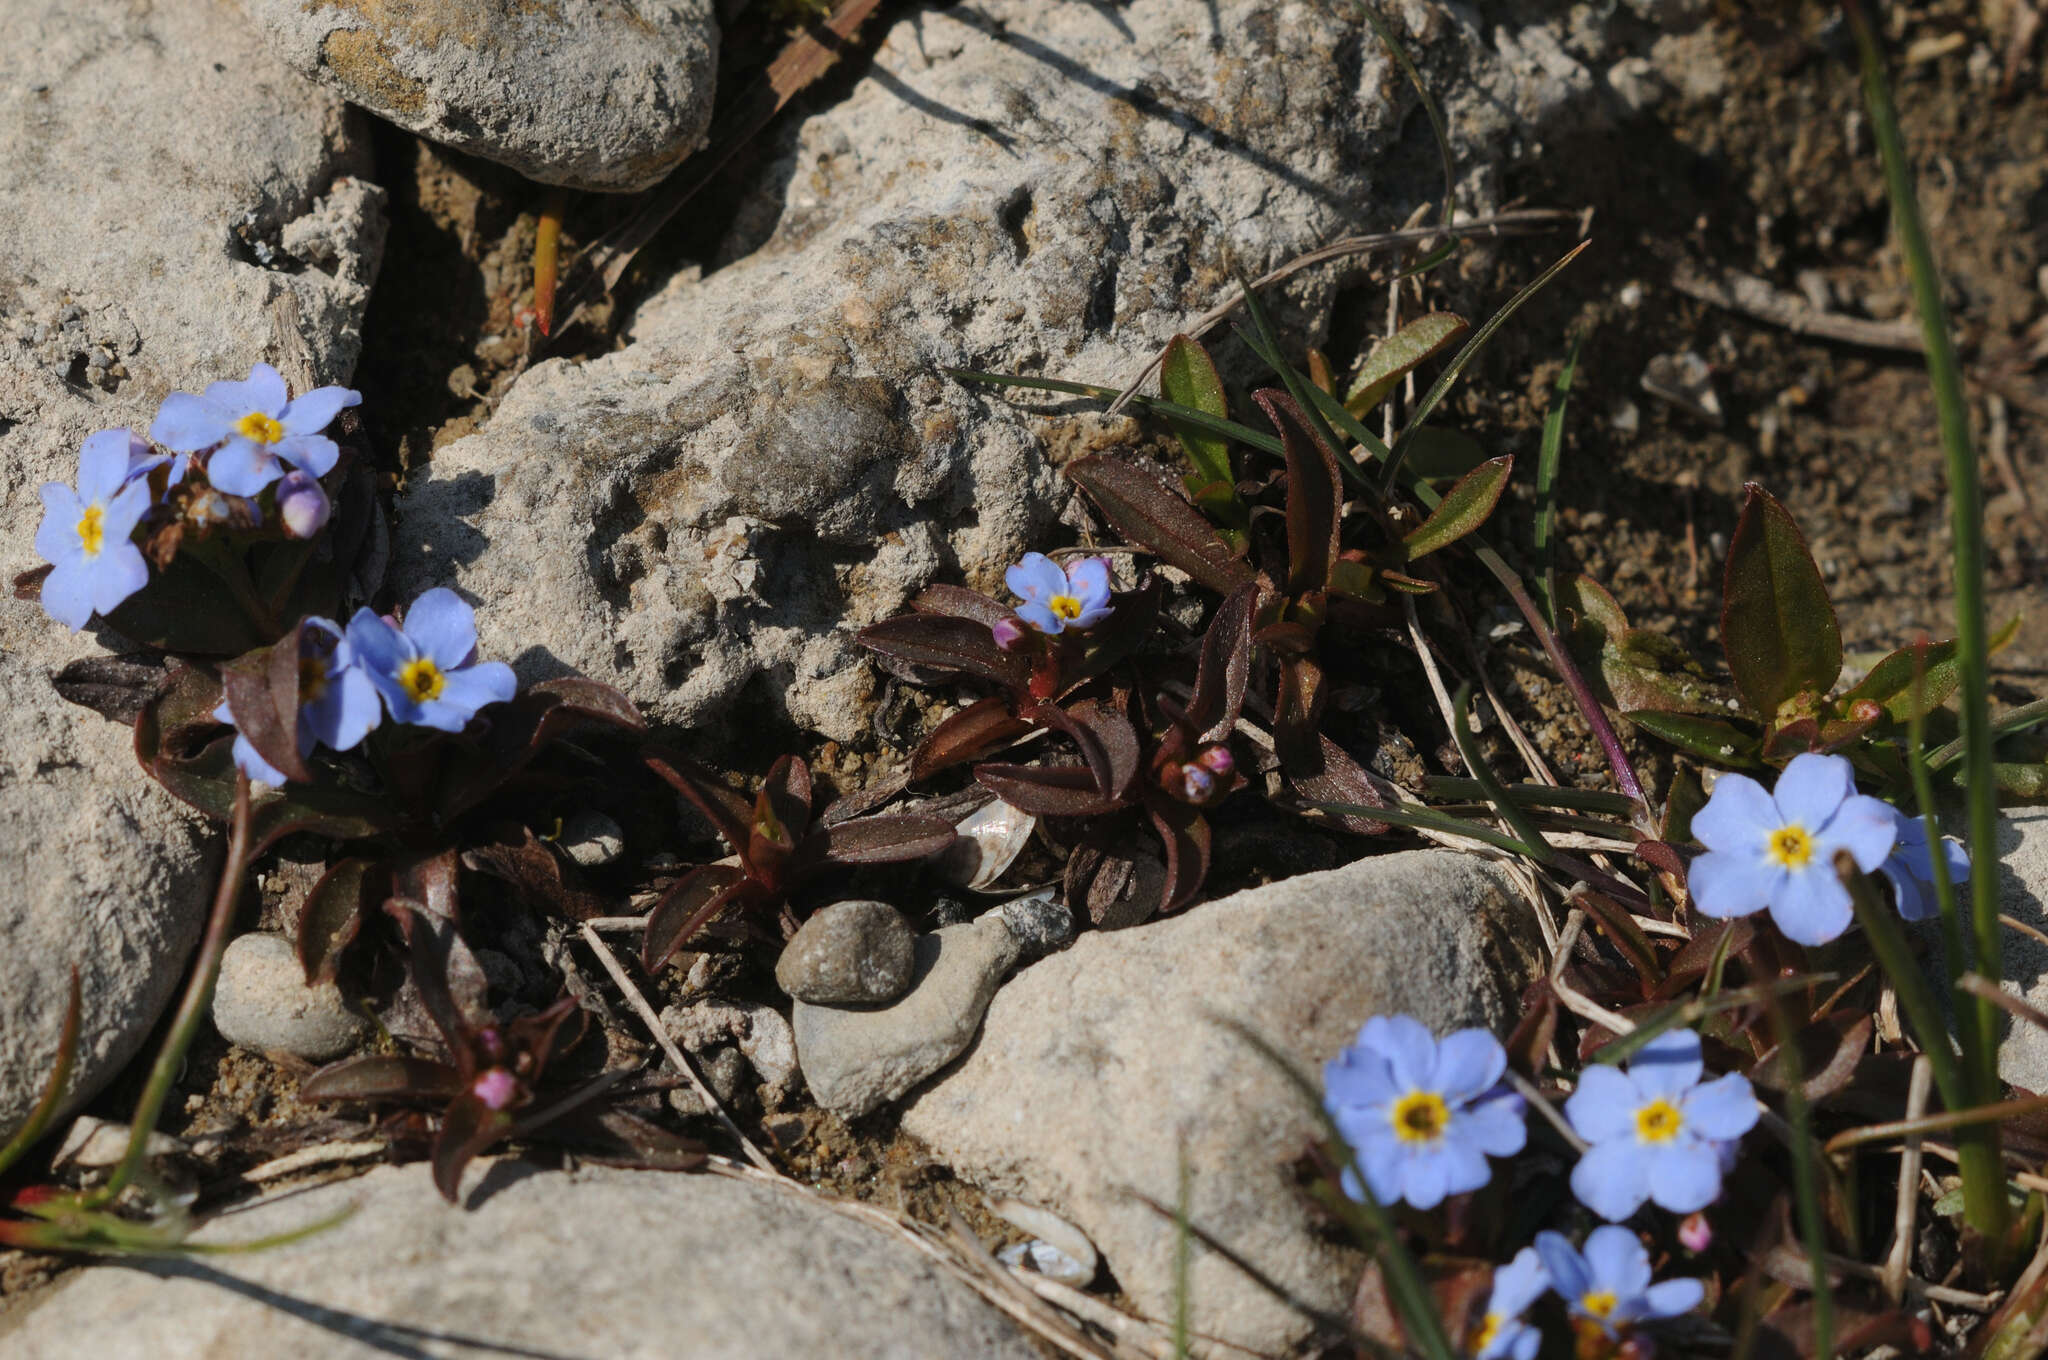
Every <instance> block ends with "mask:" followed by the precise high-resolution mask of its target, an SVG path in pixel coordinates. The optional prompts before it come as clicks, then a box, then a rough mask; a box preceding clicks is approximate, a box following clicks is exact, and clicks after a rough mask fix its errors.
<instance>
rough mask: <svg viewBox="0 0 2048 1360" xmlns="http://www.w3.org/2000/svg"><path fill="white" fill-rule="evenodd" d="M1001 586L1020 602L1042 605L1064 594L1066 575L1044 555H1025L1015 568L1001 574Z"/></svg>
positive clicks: (1057, 564) (1058, 565)
mask: <svg viewBox="0 0 2048 1360" xmlns="http://www.w3.org/2000/svg"><path fill="white" fill-rule="evenodd" d="M1003 584H1005V585H1007V586H1008V587H1009V588H1010V593H1011V594H1013V595H1015V596H1016V597H1017V598H1018V599H1020V600H1028V601H1030V602H1031V603H1032V604H1044V603H1046V602H1047V601H1049V600H1051V599H1052V597H1053V596H1055V595H1064V594H1065V593H1066V590H1067V574H1066V573H1065V572H1063V571H1061V570H1060V564H1059V563H1057V562H1055V561H1053V560H1052V559H1051V558H1050V557H1047V556H1046V555H1045V554H1044V553H1025V554H1024V557H1023V559H1022V560H1021V561H1019V562H1018V563H1017V565H1016V566H1014V567H1011V568H1010V569H1009V570H1008V571H1006V572H1004V573H1003ZM1019 612H1020V613H1021V612H1022V611H1019Z"/></svg>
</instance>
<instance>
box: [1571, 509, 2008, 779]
mask: <svg viewBox="0 0 2048 1360" xmlns="http://www.w3.org/2000/svg"><path fill="white" fill-rule="evenodd" d="M1563 593H1564V596H1565V599H1564V601H1563V603H1564V604H1565V606H1566V609H1567V612H1568V613H1569V615H1570V616H1571V619H1572V622H1571V637H1570V640H1571V643H1572V647H1573V650H1574V651H1575V652H1576V653H1578V655H1579V656H1580V657H1581V659H1582V660H1583V661H1584V662H1585V664H1586V667H1587V671H1588V674H1589V677H1590V678H1592V679H1593V680H1594V682H1595V683H1596V685H1597V686H1599V687H1600V689H1601V690H1602V693H1601V698H1602V699H1603V700H1605V701H1607V702H1609V703H1611V704H1613V706H1614V707H1616V708H1618V709H1620V710H1621V711H1622V712H1623V713H1626V714H1627V715H1628V717H1629V720H1630V721H1631V722H1634V723H1635V724H1636V725H1637V726H1639V727H1641V728H1643V729H1644V730H1645V731H1648V732H1650V733H1651V734H1653V735H1655V736H1657V737H1660V738H1662V739H1663V740H1665V741H1667V742H1669V743H1671V744H1672V745H1673V746H1676V747H1678V748H1679V749H1680V750H1683V751H1685V752H1687V753H1688V754H1691V755H1694V756H1697V757H1699V758H1700V759H1702V760H1705V761H1708V762H1710V763H1712V764H1714V765H1716V766H1719V767H1721V768H1729V769H1744V768H1748V769H1754V768H1757V767H1760V766H1773V767H1782V766H1783V765H1785V764H1786V763H1787V762H1788V761H1790V760H1791V759H1792V757H1793V756H1796V755H1799V754H1800V753H1801V752H1805V751H1820V752H1835V753H1839V754H1842V755H1845V756H1847V757H1849V759H1850V760H1851V761H1853V762H1854V763H1855V764H1856V766H1857V767H1858V768H1859V769H1860V770H1862V771H1863V772H1864V773H1866V774H1868V775H1871V776H1873V777H1875V778H1877V779H1879V780H1881V781H1882V782H1883V783H1884V784H1885V785H1886V786H1887V787H1888V788H1890V789H1891V790H1894V791H1895V792H1903V791H1904V790H1906V789H1907V788H1909V787H1910V779H1909V775H1908V771H1907V769H1906V764H1905V760H1904V757H1903V755H1902V752H1901V746H1900V743H1901V742H1902V741H1903V740H1904V739H1905V738H1906V736H1907V734H1908V732H1909V729H1910V727H1911V725H1912V724H1913V723H1915V722H1916V721H1918V720H1920V719H1924V718H1926V717H1928V716H1929V715H1931V714H1935V713H1936V712H1937V711H1938V710H1939V709H1940V708H1941V707H1942V705H1944V704H1945V703H1947V702H1948V700H1949V699H1950V698H1951V697H1952V696H1953V695H1954V694H1955V692H1956V687H1957V685H1958V684H1960V683H1961V679H1962V673H1961V667H1960V665H1959V663H1958V660H1957V653H1956V644H1955V643H1954V641H1953V640H1949V641H1943V642H1938V643H1931V644H1921V645H1918V646H1914V647H1903V648H1900V649H1899V650H1897V651H1894V652H1892V653H1890V654H1889V655H1887V656H1885V657H1884V658H1883V659H1881V660H1880V661H1879V662H1878V663H1877V664H1876V665H1874V666H1872V667H1871V668H1870V670H1869V671H1868V672H1867V673H1866V674H1865V675H1864V676H1863V678H1862V679H1861V680H1859V681H1857V682H1856V683H1855V684H1854V685H1851V686H1849V687H1847V688H1846V689H1842V690H1840V691H1839V692H1837V691H1836V685H1837V684H1838V682H1839V681H1840V680H1841V676H1842V668H1843V653H1842V634H1841V627H1840V625H1839V624H1838V623H1837V621H1836V618H1835V608H1834V603H1833V602H1832V601H1831V600H1830V599H1829V598H1828V592H1827V587H1826V585H1825V584H1824V582H1823V581H1822V579H1821V573H1820V568H1819V567H1818V566H1817V565H1815V563H1814V560H1813V555H1812V553H1811V551H1810V550H1809V549H1808V547H1807V545H1806V537H1805V535H1804V534H1802V533H1801V532H1800V530H1799V525H1798V522H1797V521H1796V520H1795V519H1794V518H1793V516H1792V514H1791V512H1790V511H1788V510H1787V509H1786V508H1785V507H1784V506H1783V505H1782V504H1780V503H1779V501H1778V500H1777V499H1776V498H1775V497H1773V496H1772V495H1771V494H1770V493H1769V492H1768V491H1766V490H1764V489H1763V488H1762V487H1761V486H1758V485H1756V484H1755V483H1750V484H1748V485H1747V486H1746V487H1745V488H1744V498H1743V503H1742V511H1741V515H1740V517H1739V518H1738V519H1737V521H1736V525H1735V533H1734V535H1733V537H1732V538H1731V539H1730V540H1729V544H1728V558H1727V562H1726V564H1725V566H1724V567H1723V571H1722V604H1721V647H1722V653H1723V656H1724V658H1725V660H1726V662H1727V667H1728V676H1729V681H1730V683H1729V684H1728V685H1725V686H1724V685H1721V684H1717V683H1715V682H1714V681H1713V680H1712V679H1711V678H1709V676H1708V674H1707V671H1706V668H1705V667H1704V666H1702V665H1701V664H1700V663H1699V662H1698V661H1697V660H1696V659H1695V658H1693V657H1692V656H1691V655H1690V654H1689V653H1687V652H1686V650H1685V649H1684V648H1683V647H1682V646H1681V645H1680V644H1679V643H1678V642H1676V641H1674V640H1673V639H1671V638H1668V637H1665V636H1663V635H1662V634H1659V633H1655V632H1651V631H1650V630H1647V629H1642V628H1635V627H1631V626H1630V624H1629V622H1628V617H1627V615H1626V614H1624V613H1623V611H1622V609H1621V606H1620V605H1619V604H1618V603H1616V602H1615V599H1614V597H1613V596H1612V595H1610V594H1609V593H1608V592H1607V591H1606V590H1605V589H1603V588H1602V587H1601V586H1600V585H1599V584H1598V583H1596V582H1594V581H1593V580H1591V579H1590V578H1588V577H1584V576H1581V577H1579V578H1577V579H1576V580H1575V581H1573V582H1571V583H1570V584H1569V585H1568V587H1567V588H1566V590H1565V591H1564V592H1563ZM2017 623H2018V620H2017V619H2015V620H2013V622H2012V623H2009V624H2007V625H2006V627H2005V628H2004V629H2003V630H2001V631H2000V633H1999V634H1998V635H1997V636H1996V637H1995V638H1994V639H1993V645H1994V646H1997V645H2000V644H2002V643H2003V642H2004V641H2006V640H2008V639H2010V637H2011V636H2012V633H2013V630H2014V628H2015V627H2016V626H2017ZM1937 760H1938V757H1937ZM2043 768H2048V767H2043ZM2000 775H2001V783H2002V784H2005V785H2006V786H2007V787H2008V788H2010V789H2013V790H2015V791H2020V790H2024V789H2025V788H2026V787H2027V785H2028V782H2029V780H2030V778H2031V779H2033V780H2036V781H2037V780H2038V779H2039V774H2038V773H2037V772H2036V767H2033V766H2027V765H2013V766H2004V767H2000Z"/></svg>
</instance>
